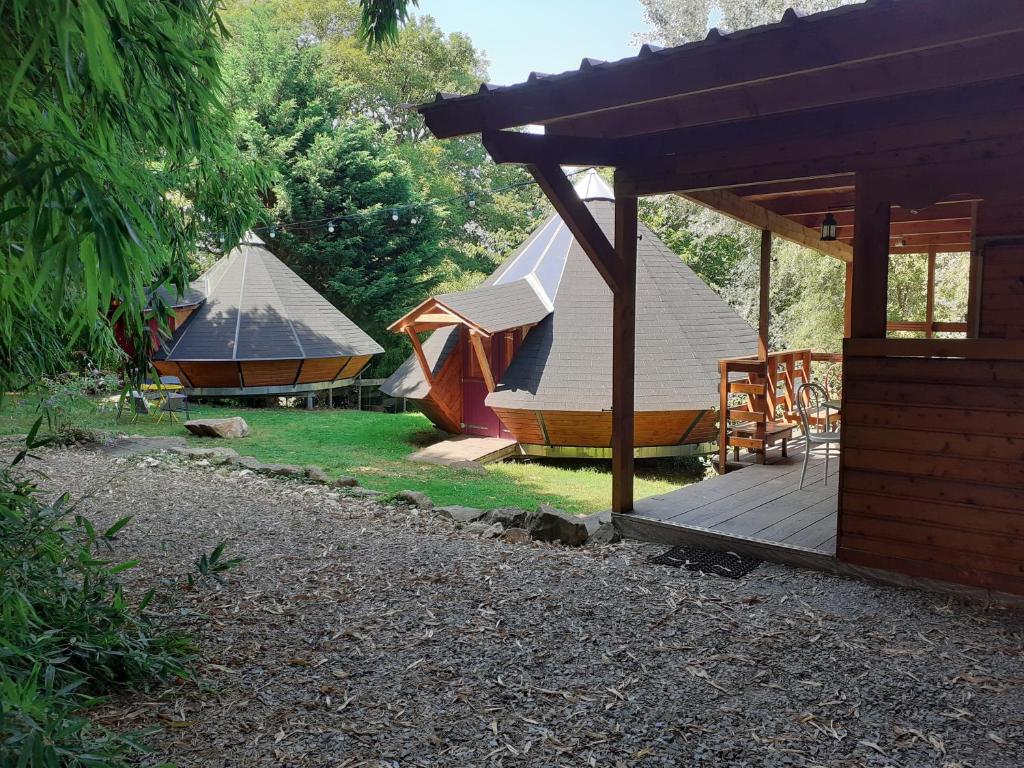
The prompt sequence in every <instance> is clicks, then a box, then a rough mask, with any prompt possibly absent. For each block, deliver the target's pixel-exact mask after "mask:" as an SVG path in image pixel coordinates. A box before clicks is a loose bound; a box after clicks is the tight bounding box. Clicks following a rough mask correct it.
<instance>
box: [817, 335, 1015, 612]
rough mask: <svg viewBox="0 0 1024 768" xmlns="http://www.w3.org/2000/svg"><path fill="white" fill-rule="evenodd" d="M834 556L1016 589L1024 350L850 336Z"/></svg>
mask: <svg viewBox="0 0 1024 768" xmlns="http://www.w3.org/2000/svg"><path fill="white" fill-rule="evenodd" d="M845 354H846V360H845V380H844V381H845V383H844V405H843V451H842V459H841V460H842V470H843V471H842V479H841V486H840V507H839V510H840V514H839V534H838V547H837V556H838V557H839V558H840V559H841V560H844V561H846V562H849V563H853V564H856V565H861V566H868V567H872V568H879V569H884V570H889V571H896V572H900V573H904V574H908V575H911V576H917V577H926V578H931V579H941V580H945V581H953V582H959V583H962V584H969V585H972V586H977V587H983V588H987V589H994V590H999V591H1004V592H1011V593H1017V594H1024V350H1022V349H1021V345H1020V344H1013V343H1008V342H1006V341H989V340H984V339H975V340H958V341H955V342H950V341H944V340H927V341H921V340H884V339H848V340H847V341H846V344H845Z"/></svg>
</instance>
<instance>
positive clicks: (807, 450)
mask: <svg viewBox="0 0 1024 768" xmlns="http://www.w3.org/2000/svg"><path fill="white" fill-rule="evenodd" d="M828 401H829V397H828V392H826V391H825V388H824V387H822V386H821V385H820V384H815V383H814V382H807V383H806V384H801V385H800V387H799V388H798V389H797V391H796V407H797V411H798V412H799V414H800V425H801V426H802V427H803V430H804V441H805V443H806V444H805V446H804V465H803V467H802V468H801V470H800V489H801V490H803V487H804V477H805V476H806V475H807V464H808V462H809V461H810V459H811V451H813V450H814V449H816V448H821V447H822V446H824V448H825V477H824V479H823V480H822V482H823V483H824V484H825V485H828V462H829V458H830V454H831V451H832V446H833V445H838V444H839V441H840V437H839V431H838V430H833V429H832V427H831V424H832V420H831V419H830V418H829V416H830V414H829V411H830V407H829V405H828ZM822 413H824V414H825V418H824V419H821V418H820V414H822Z"/></svg>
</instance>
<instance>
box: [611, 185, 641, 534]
mask: <svg viewBox="0 0 1024 768" xmlns="http://www.w3.org/2000/svg"><path fill="white" fill-rule="evenodd" d="M636 249H637V200H636V198H635V197H619V198H616V200H615V253H616V255H617V257H618V261H619V268H618V286H619V287H618V290H616V291H615V292H614V296H613V299H612V511H613V512H616V513H619V514H623V513H626V512H632V511H633V469H634V466H633V442H634V440H633V428H634V409H635V407H636V406H635V403H634V397H633V395H634V391H633V390H634V385H635V377H636Z"/></svg>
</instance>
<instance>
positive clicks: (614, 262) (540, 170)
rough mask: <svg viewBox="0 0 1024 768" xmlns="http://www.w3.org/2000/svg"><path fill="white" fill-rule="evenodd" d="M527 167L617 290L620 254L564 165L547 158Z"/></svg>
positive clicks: (566, 223)
mask: <svg viewBox="0 0 1024 768" xmlns="http://www.w3.org/2000/svg"><path fill="white" fill-rule="evenodd" d="M527 168H528V169H529V171H530V173H531V174H533V177H534V178H535V179H536V180H537V184H538V185H539V186H540V188H541V189H542V190H543V191H544V194H545V195H547V197H548V200H550V201H551V204H552V205H553V206H554V207H555V210H556V211H558V214H559V216H561V217H562V221H564V222H565V226H566V227H568V228H569V231H570V232H572V234H573V237H575V238H576V242H577V243H579V244H580V246H581V247H582V248H583V250H584V252H585V253H586V254H587V256H589V257H590V260H591V261H592V262H593V264H594V266H595V267H596V268H597V271H598V272H599V273H600V275H601V277H603V278H604V281H605V283H607V284H608V287H609V288H611V289H612V292H617V290H618V275H617V274H616V271H617V269H618V264H619V257H618V256H616V254H615V249H614V248H613V247H612V244H611V243H610V242H608V238H607V237H606V236H605V234H604V232H603V231H602V229H601V227H600V226H599V225H598V223H597V222H596V221H594V217H593V216H591V215H590V211H589V210H588V209H587V206H586V205H584V204H583V202H582V201H581V200H580V199H579V197H578V196H577V195H576V190H575V189H573V186H572V184H570V183H569V179H567V178H566V176H565V174H564V173H563V172H562V169H561V168H560V167H559V166H558V165H555V164H552V163H548V162H542V163H533V164H530V165H527Z"/></svg>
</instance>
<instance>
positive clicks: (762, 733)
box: [39, 450, 1024, 768]
mask: <svg viewBox="0 0 1024 768" xmlns="http://www.w3.org/2000/svg"><path fill="white" fill-rule="evenodd" d="M39 467H40V468H41V469H43V470H44V471H45V472H46V473H47V475H48V477H49V479H48V480H46V481H45V484H46V486H47V487H52V488H53V489H65V488H66V489H70V490H71V491H72V493H73V494H77V495H83V494H86V493H91V494H92V495H91V497H89V498H87V499H86V500H85V501H83V503H82V510H83V511H84V512H85V513H86V514H89V515H92V516H94V517H96V518H97V519H99V520H100V521H108V520H113V519H114V518H116V517H117V516H120V515H122V514H132V515H134V516H135V517H134V520H133V522H132V524H131V525H130V526H129V527H128V528H127V529H126V530H125V531H124V533H123V535H122V537H121V539H120V540H119V541H118V542H117V545H116V547H115V550H116V555H117V556H118V557H122V558H125V559H128V558H135V557H138V558H140V559H141V560H142V562H143V566H142V567H141V568H140V569H138V570H137V571H135V572H133V573H132V575H131V576H130V577H129V579H128V587H129V589H130V592H131V593H132V594H134V595H139V594H141V593H142V591H143V590H144V589H145V588H148V587H149V586H154V585H155V586H158V587H160V588H161V590H162V594H163V595H164V596H165V597H164V599H163V600H162V601H161V603H160V604H159V606H158V610H159V611H160V612H161V613H162V614H163V616H164V618H165V619H166V621H167V622H168V624H169V625H170V626H172V627H174V628H175V629H178V630H180V631H184V632H187V633H189V634H190V635H191V636H192V637H193V638H194V640H195V642H196V644H197V647H198V655H197V658H196V660H195V663H194V668H195V673H196V677H195V679H194V680H192V681H188V682H184V683H177V684H174V685H169V686H163V687H156V688H154V689H153V690H150V691H141V690H140V691H130V692H125V693H124V694H123V695H121V696H119V697H118V698H117V699H115V700H114V701H111V702H110V703H109V704H107V705H105V706H104V707H103V708H102V709H100V710H98V711H97V712H96V716H97V718H98V719H100V720H102V721H103V722H104V723H106V724H108V725H111V726H113V727H117V728H122V729H144V728H149V727H154V726H155V727H158V730H157V732H156V733H154V734H153V735H152V736H150V737H149V739H148V741H149V743H150V744H151V745H152V746H153V748H154V750H155V752H154V754H152V755H148V756H146V757H145V758H143V760H142V761H141V763H142V764H144V765H158V764H162V763H173V764H175V765H177V766H179V767H180V768H192V767H193V766H194V767H196V768H198V767H199V766H202V767H203V768H214V767H217V766H274V767H276V768H292V767H294V768H298V767H299V766H303V767H304V766H331V767H332V768H350V767H354V766H373V767H375V768H377V767H388V768H394V767H396V766H401V767H402V768H404V767H405V766H538V767H539V766H544V767H545V768H546V767H548V766H750V767H751V768H753V767H754V766H756V767H757V768H762V767H764V766H828V767H829V768H845V767H850V768H852V767H854V766H877V767H881V766H906V767H907V768H924V767H925V766H936V767H941V768H955V767H958V766H959V767H964V768H966V767H967V766H974V767H975V768H1019V766H1022V765H1024V616H1022V614H1021V612H1019V611H1018V610H1015V609H1013V608H1007V607H1002V606H998V605H985V604H980V603H974V604H970V603H965V602H963V601H961V600H958V599H955V598H951V597H948V596H944V595H939V594H934V593H927V592H920V591H913V590H906V589H900V588H895V587H887V586H881V585H877V584H872V583H868V582H861V581H856V580H849V579H842V578H837V577H834V576H829V575H825V574H819V573H814V572H810V571H801V570H796V569H790V568H786V567H783V566H776V565H771V564H764V565H762V566H761V567H759V568H758V569H757V570H755V571H754V572H753V573H751V574H749V575H747V576H744V577H742V578H741V579H739V580H736V581H733V580H728V579H723V578H720V577H716V576H711V575H702V574H699V573H691V572H689V571H686V570H683V569H676V568H669V567H664V566H656V565H650V564H649V563H648V562H647V561H648V559H649V558H650V557H651V556H652V555H653V554H656V553H657V551H658V550H657V548H654V549H652V548H651V547H650V546H648V545H640V544H636V543H629V542H626V543H623V544H620V545H615V546H612V547H605V548H601V549H597V550H570V549H564V548H559V547H554V546H548V545H537V544H532V545H524V546H516V545H512V544H506V543H503V542H498V541H494V540H484V539H480V538H478V537H476V536H473V535H470V534H467V533H463V532H459V531H457V530H456V529H455V527H454V526H453V525H452V524H451V523H449V522H447V521H444V520H441V519H439V518H438V516H436V515H433V514H431V513H428V512H414V511H412V510H409V509H407V508H404V507H400V506H397V505H388V504H381V503H378V502H375V501H370V500H367V499H349V498H346V497H345V496H343V495H339V494H337V493H336V492H333V491H331V490H330V489H327V488H325V487H317V486H309V485H304V484H301V483H298V482H295V481H284V480H277V479H270V478H265V477H258V476H253V475H246V474H243V473H239V472H238V471H234V470H231V471H229V470H227V469H225V468H214V467H203V466H197V465H196V464H195V463H193V464H188V463H185V462H184V460H181V459H177V458H172V457H169V456H167V455H161V456H160V457H158V458H157V459H156V460H153V459H140V458H138V457H127V458H125V457H120V458H112V457H109V456H103V455H100V454H96V453H87V452H83V451H75V450H54V451H49V452H47V453H45V454H44V456H43V460H42V461H41V462H40V463H39ZM222 540H226V541H227V542H228V547H227V553H226V554H227V555H229V556H244V557H245V558H246V560H245V563H244V564H243V565H242V566H241V567H239V568H238V569H236V570H233V571H231V572H230V573H229V575H228V580H227V584H226V585H224V586H218V585H213V586H207V587H203V588H198V589H193V590H189V589H187V588H186V586H185V585H186V574H187V573H188V572H190V571H191V570H192V569H193V567H194V566H193V563H194V561H195V560H196V558H197V557H198V556H199V555H200V554H201V553H202V552H209V551H210V550H212V549H213V547H214V546H216V544H218V543H219V542H220V541H222Z"/></svg>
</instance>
